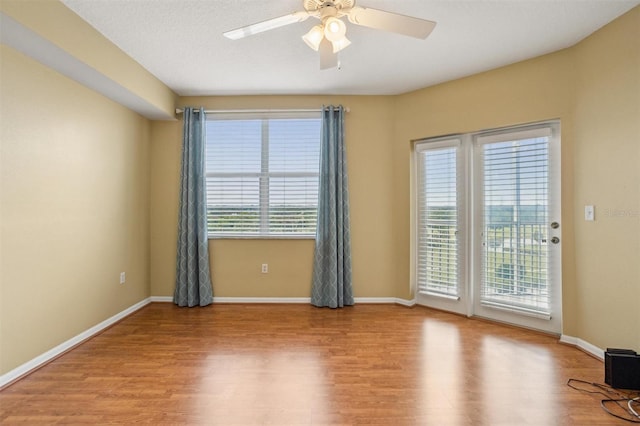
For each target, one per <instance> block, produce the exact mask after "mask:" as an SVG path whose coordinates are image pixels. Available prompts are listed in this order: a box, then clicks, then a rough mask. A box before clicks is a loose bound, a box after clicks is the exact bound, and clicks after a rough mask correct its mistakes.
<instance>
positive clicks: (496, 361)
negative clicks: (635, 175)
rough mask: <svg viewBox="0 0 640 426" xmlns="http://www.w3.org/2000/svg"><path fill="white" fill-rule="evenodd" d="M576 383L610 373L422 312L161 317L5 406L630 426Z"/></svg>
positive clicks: (254, 418)
mask: <svg viewBox="0 0 640 426" xmlns="http://www.w3.org/2000/svg"><path fill="white" fill-rule="evenodd" d="M569 378H578V379H583V380H587V381H590V382H591V381H595V382H603V380H604V367H603V364H602V362H600V361H599V360H596V359H594V358H592V357H590V356H588V355H586V354H584V353H582V352H580V351H579V350H577V349H575V348H572V347H569V346H565V345H562V344H559V343H557V339H556V338H554V337H551V336H546V335H542V334H539V333H535V332H531V331H527V330H521V329H517V328H512V327H507V326H502V325H499V324H492V323H488V322H484V321H478V320H469V319H466V318H463V317H459V316H455V315H451V314H447V313H443V312H438V311H433V310H428V309H426V308H422V307H416V308H411V309H410V308H405V307H402V306H394V305H357V306H355V307H352V308H345V309H342V310H329V309H318V308H314V307H311V306H308V305H213V306H209V307H206V308H193V309H188V308H178V307H175V306H174V305H173V304H168V303H163V304H159V303H156V304H151V305H148V306H147V307H145V308H143V309H142V310H140V311H138V312H136V313H135V314H133V315H131V316H130V317H128V318H126V319H125V320H123V321H122V322H120V323H118V324H117V325H115V326H114V327H112V328H110V329H108V330H106V331H105V332H104V333H102V334H100V335H99V336H96V337H94V338H93V339H91V340H89V341H87V342H85V343H84V344H82V345H80V346H79V347H77V348H76V349H74V350H73V351H71V352H69V353H67V354H65V355H63V356H62V357H60V358H58V359H57V360H55V361H54V362H52V363H50V364H48V365H47V366H45V367H43V368H41V369H40V370H38V371H36V372H35V373H33V374H31V375H30V376H28V377H26V378H24V379H22V380H21V381H19V382H17V383H15V384H13V385H12V386H10V387H8V388H6V389H5V390H3V391H2V392H0V423H2V424H14V423H25V424H54V423H57V424H96V423H100V424H104V423H119V424H130V423H135V422H143V423H149V424H154V425H161V424H210V425H258V424H260V425H262V424H273V425H341V424H367V425H416V424H419V425H427V424H428V425H510V426H512V425H563V424H575V425H609V424H620V423H622V424H625V422H622V421H620V420H618V421H616V420H615V419H613V418H611V417H609V416H608V415H607V414H606V413H605V412H604V411H602V409H601V408H600V405H599V401H600V399H601V397H600V396H596V395H588V394H583V393H580V392H578V391H575V390H573V389H570V388H569V387H567V386H566V382H567V380H568V379H569Z"/></svg>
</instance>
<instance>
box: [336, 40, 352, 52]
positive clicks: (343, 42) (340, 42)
mask: <svg viewBox="0 0 640 426" xmlns="http://www.w3.org/2000/svg"><path fill="white" fill-rule="evenodd" d="M332 44H333V53H338V52H339V51H341V50H342V49H344V48H346V47H347V46H349V45H350V44H351V42H350V41H349V39H348V38H346V37H342V39H341V40H338V41H334V42H332Z"/></svg>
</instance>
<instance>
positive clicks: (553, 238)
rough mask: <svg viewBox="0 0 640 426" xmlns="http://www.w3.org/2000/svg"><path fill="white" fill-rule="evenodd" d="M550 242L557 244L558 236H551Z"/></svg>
mask: <svg viewBox="0 0 640 426" xmlns="http://www.w3.org/2000/svg"><path fill="white" fill-rule="evenodd" d="M551 242H552V243H553V244H558V243H559V242H560V238H558V237H552V238H551Z"/></svg>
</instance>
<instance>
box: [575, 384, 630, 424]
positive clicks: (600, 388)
mask: <svg viewBox="0 0 640 426" xmlns="http://www.w3.org/2000/svg"><path fill="white" fill-rule="evenodd" d="M576 383H580V384H583V385H587V386H590V387H592V388H594V389H587V388H584V387H578V386H576ZM567 386H569V387H570V388H571V389H575V390H577V391H580V392H585V393H595V394H600V395H603V396H604V397H605V399H603V400H601V401H600V406H601V407H602V409H603V410H604V411H605V412H606V413H607V414H609V415H610V416H613V417H616V418H618V419H621V420H624V421H627V422H629V423H640V416H638V412H637V411H635V410H634V408H633V404H638V398H639V397H630V396H627V395H624V394H622V393H620V392H618V391H617V390H615V389H613V388H612V387H611V386H608V385H603V384H600V383H593V382H587V381H585V380H580V379H569V380H568V381H567ZM612 396H615V398H612ZM623 402H625V403H626V404H623ZM610 403H614V404H616V405H617V406H618V407H620V408H621V409H622V411H623V412H624V413H625V414H627V415H628V417H626V416H621V415H618V414H616V413H614V412H612V411H611V410H610V409H609V407H608V406H607V404H610Z"/></svg>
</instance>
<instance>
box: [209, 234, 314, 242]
mask: <svg viewBox="0 0 640 426" xmlns="http://www.w3.org/2000/svg"><path fill="white" fill-rule="evenodd" d="M208 239H209V241H211V240H315V239H316V237H315V235H295V236H290V235H216V236H209V237H208Z"/></svg>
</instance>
